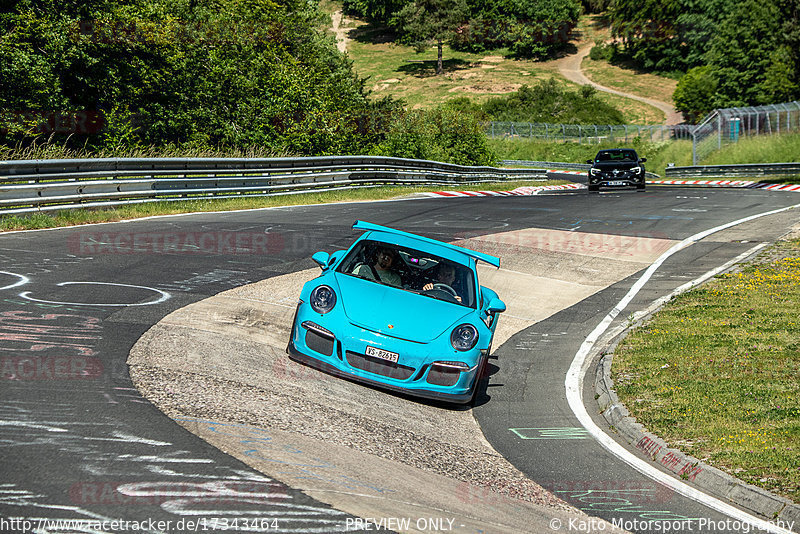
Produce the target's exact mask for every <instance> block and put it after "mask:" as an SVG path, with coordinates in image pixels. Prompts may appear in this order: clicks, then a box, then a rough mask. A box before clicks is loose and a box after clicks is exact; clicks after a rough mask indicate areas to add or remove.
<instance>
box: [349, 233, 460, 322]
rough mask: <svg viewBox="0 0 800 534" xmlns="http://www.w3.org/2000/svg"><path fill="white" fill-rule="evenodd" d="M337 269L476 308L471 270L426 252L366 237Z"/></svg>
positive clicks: (425, 295) (358, 276)
mask: <svg viewBox="0 0 800 534" xmlns="http://www.w3.org/2000/svg"><path fill="white" fill-rule="evenodd" d="M336 272H339V273H343V274H346V275H349V276H355V277H357V278H363V279H364V280H369V281H371V282H377V283H379V284H384V285H388V286H392V287H396V288H398V289H403V290H405V291H411V292H413V293H417V294H419V295H422V296H424V297H430V298H434V299H437V300H444V301H446V302H452V303H454V304H460V305H462V306H468V307H470V308H474V307H475V300H476V299H475V276H474V274H473V272H472V269H470V268H469V267H467V266H466V265H461V264H459V263H455V262H452V261H449V260H446V259H444V258H440V257H439V256H435V255H433V254H429V253H427V252H421V251H418V250H413V249H408V248H404V247H398V246H396V245H391V244H388V243H384V242H380V241H371V240H368V239H365V240H362V241H359V242H358V243H357V244H356V245H355V246H354V247H353V248H352V250H350V252H349V253H348V254H347V256H346V257H345V258H344V259H343V260H342V261H341V263H340V264H339V267H338V268H337V269H336Z"/></svg>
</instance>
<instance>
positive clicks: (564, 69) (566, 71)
mask: <svg viewBox="0 0 800 534" xmlns="http://www.w3.org/2000/svg"><path fill="white" fill-rule="evenodd" d="M593 46H594V45H593V44H588V45H584V46H583V47H581V48H579V49H578V53H577V54H575V55H572V56H567V57H565V58H564V59H562V60H560V61H559V64H558V71H559V72H560V73H561V75H562V76H564V77H565V78H566V79H568V80H569V81H571V82H574V83H577V84H579V85H591V86H592V87H594V88H596V89H597V90H598V91H604V92H606V93H611V94H615V95H619V96H623V97H625V98H630V99H633V100H638V101H639V102H644V103H645V104H649V105H651V106H653V107H655V108H658V109H660V110H661V111H663V112H664V113H665V114H666V117H667V120H666V123H667V125H674V124H681V123H682V122H683V117H682V116H681V114H680V112H678V111H677V110H676V109H675V107H674V106H672V104H669V103H667V102H662V101H660V100H653V99H652V98H644V97H641V96H637V95H632V94H630V93H623V92H622V91H617V90H616V89H611V88H610V87H605V86H603V85H600V84H597V83H595V82H593V81H592V80H590V79H589V78H587V77H586V75H585V74H584V73H583V71H582V70H581V63H582V62H583V59H584V58H585V57H586V56H588V55H589V52H591V50H592V47H593Z"/></svg>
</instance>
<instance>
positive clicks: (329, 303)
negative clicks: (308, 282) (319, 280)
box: [308, 285, 336, 313]
mask: <svg viewBox="0 0 800 534" xmlns="http://www.w3.org/2000/svg"><path fill="white" fill-rule="evenodd" d="M308 303H309V304H311V308H312V309H313V310H314V311H315V312H317V313H328V312H329V311H331V310H332V309H333V307H334V306H336V293H335V292H334V291H333V289H331V288H330V287H329V286H325V285H322V286H317V287H315V288H314V290H313V291H312V292H311V297H310V298H309V299H308Z"/></svg>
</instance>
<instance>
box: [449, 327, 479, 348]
mask: <svg viewBox="0 0 800 534" xmlns="http://www.w3.org/2000/svg"><path fill="white" fill-rule="evenodd" d="M477 342H478V331H477V330H476V329H475V327H474V326H472V325H471V324H462V325H459V326H457V327H455V328H454V329H453V332H452V333H451V334H450V344H451V345H453V348H454V349H456V350H460V351H462V352H463V351H465V350H469V349H471V348H472V347H474V346H475V343H477Z"/></svg>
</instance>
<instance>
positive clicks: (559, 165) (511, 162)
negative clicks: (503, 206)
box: [500, 159, 591, 171]
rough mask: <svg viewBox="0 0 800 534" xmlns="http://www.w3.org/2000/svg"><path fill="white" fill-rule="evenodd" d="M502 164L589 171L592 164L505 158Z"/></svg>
mask: <svg viewBox="0 0 800 534" xmlns="http://www.w3.org/2000/svg"><path fill="white" fill-rule="evenodd" d="M500 164H501V165H518V166H520V167H538V168H542V169H574V170H576V171H588V170H589V169H590V168H591V165H587V164H586V163H564V162H561V161H522V160H516V159H505V160H503V161H501V162H500Z"/></svg>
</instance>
